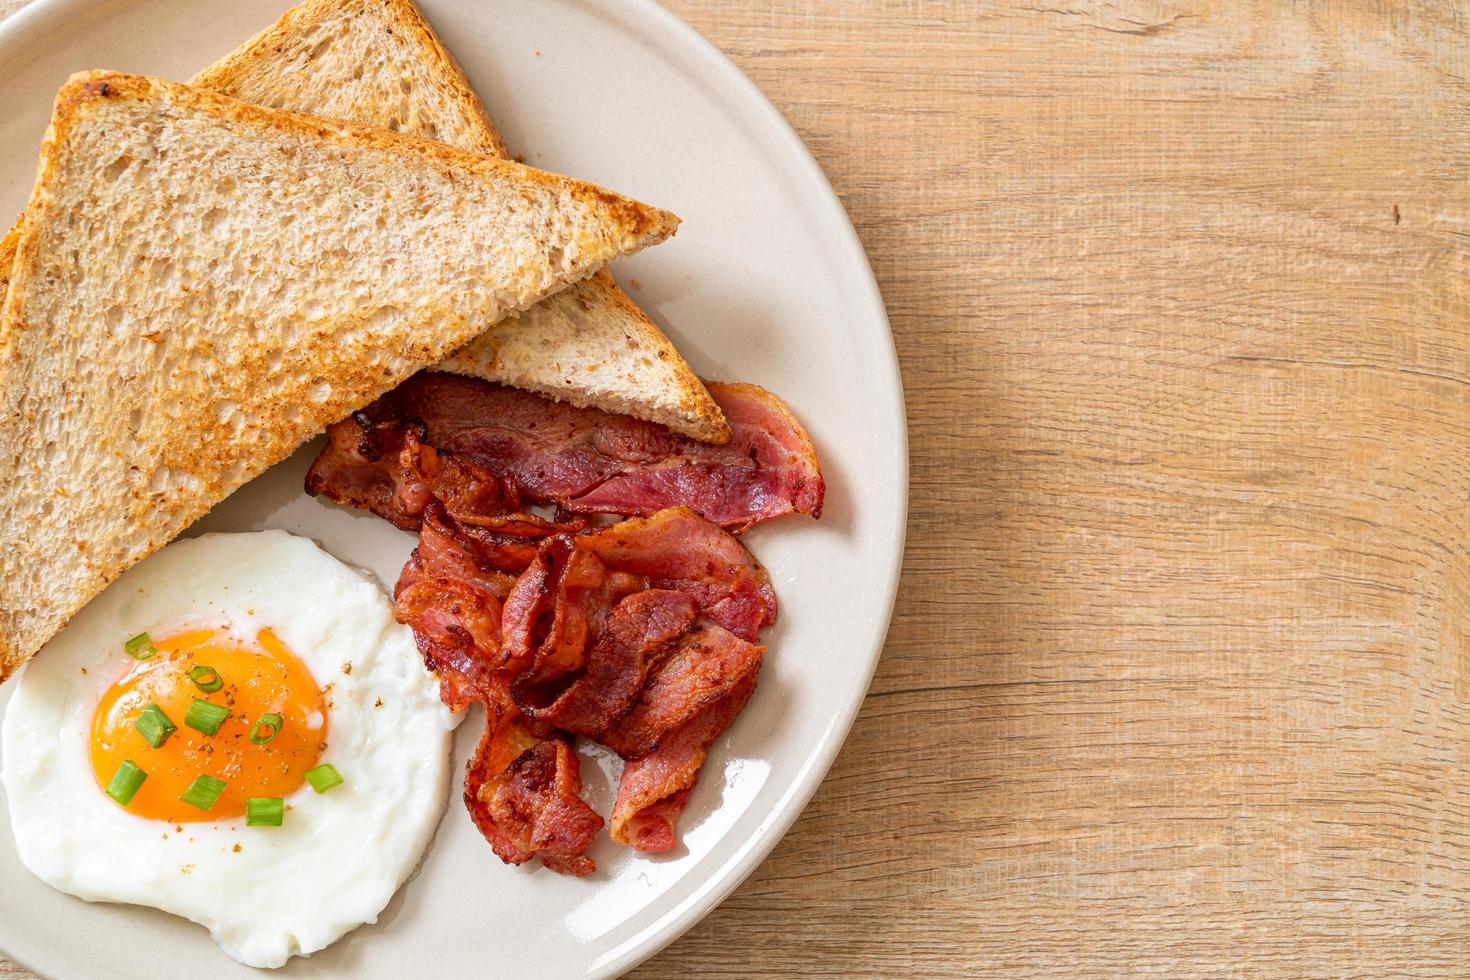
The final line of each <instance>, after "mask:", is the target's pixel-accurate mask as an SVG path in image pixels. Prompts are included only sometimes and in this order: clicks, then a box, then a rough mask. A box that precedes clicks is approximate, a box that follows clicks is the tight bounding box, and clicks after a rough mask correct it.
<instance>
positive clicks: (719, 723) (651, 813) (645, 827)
mask: <svg viewBox="0 0 1470 980" xmlns="http://www.w3.org/2000/svg"><path fill="white" fill-rule="evenodd" d="M751 650H753V651H755V656H754V659H753V661H752V665H751V666H750V668H749V669H748V671H747V673H745V674H744V676H743V678H742V679H741V680H740V681H739V682H738V683H737V684H736V685H735V686H734V687H733V688H732V689H731V690H730V692H729V693H728V694H727V695H726V696H725V697H723V698H720V699H718V700H716V701H714V702H713V703H711V704H708V705H706V706H705V707H704V708H703V709H702V710H700V711H699V712H698V713H696V714H695V715H694V716H693V717H692V718H690V720H689V721H687V722H685V723H684V724H683V725H681V726H680V727H678V728H676V729H674V730H673V731H672V732H670V733H669V734H668V735H667V736H666V737H665V738H664V739H663V740H662V741H661V742H660V743H659V746H658V748H657V749H655V750H654V751H653V752H651V753H650V754H648V755H645V756H643V757H642V758H640V759H633V760H631V761H629V762H628V763H627V765H625V766H624V767H623V778H622V781H621V782H620V783H619V784H618V798H617V802H615V803H614V804H613V812H612V823H611V825H610V828H609V829H610V830H611V833H612V839H613V840H615V841H617V842H618V843H619V844H627V845H628V846H630V847H634V848H636V849H638V850H640V851H667V850H671V849H672V848H673V847H674V844H675V842H676V838H675V836H674V821H675V820H676V819H678V816H679V814H680V813H681V812H682V811H683V809H684V805H685V804H686V803H687V802H688V801H689V792H690V791H691V790H692V789H693V788H694V784H695V782H696V781H697V780H698V779H699V769H700V767H701V766H703V765H704V760H705V756H706V755H707V754H708V753H709V747H710V745H712V744H713V743H714V741H715V739H717V738H719V737H720V734H721V733H722V732H724V731H725V729H727V728H729V727H730V723H731V722H733V721H734V720H735V716H736V715H738V714H739V713H740V709H742V708H744V707H745V702H746V701H748V700H750V695H751V694H752V693H753V692H754V691H755V679H756V675H755V672H756V671H757V670H758V669H759V668H760V648H758V647H751Z"/></svg>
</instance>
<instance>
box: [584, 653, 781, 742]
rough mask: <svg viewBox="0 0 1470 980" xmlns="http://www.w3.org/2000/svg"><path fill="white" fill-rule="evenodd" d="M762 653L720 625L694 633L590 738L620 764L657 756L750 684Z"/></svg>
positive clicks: (757, 669) (757, 670)
mask: <svg viewBox="0 0 1470 980" xmlns="http://www.w3.org/2000/svg"><path fill="white" fill-rule="evenodd" d="M763 650H764V648H763V647H758V646H756V645H755V644H753V643H747V642H746V641H744V640H742V639H740V637H738V636H736V635H735V634H733V633H731V632H730V631H729V630H726V629H722V628H721V627H719V626H705V627H702V628H700V629H698V630H695V631H694V632H693V633H690V634H689V635H687V636H685V637H683V638H682V640H681V642H680V643H679V645H678V647H677V648H676V649H675V650H674V652H673V653H672V654H670V655H669V657H668V658H667V659H666V660H664V661H663V662H662V663H660V664H659V665H658V666H657V667H656V668H655V669H654V670H653V671H652V672H651V673H650V675H649V677H648V680H647V683H646V684H645V685H644V686H643V690H642V693H641V694H640V695H639V697H638V700H637V702H636V703H634V704H632V705H631V706H630V709H629V710H628V711H627V712H626V713H625V714H623V715H621V716H620V717H619V718H617V720H616V721H615V722H614V723H612V724H610V725H608V726H607V727H606V728H604V729H603V730H602V731H600V732H596V733H595V735H594V737H595V738H596V739H597V741H599V742H601V743H602V744H603V745H606V746H607V747H608V748H610V749H612V750H613V751H614V752H616V753H618V755H620V756H622V757H623V758H624V759H640V758H642V757H643V756H646V755H649V754H650V753H652V752H655V751H657V750H658V748H659V747H660V745H661V744H662V743H663V741H664V739H665V738H666V737H667V736H668V735H669V734H670V733H671V732H673V731H675V730H676V729H679V728H681V727H683V726H684V725H685V724H687V723H688V722H689V721H691V720H692V719H693V718H694V716H695V715H697V714H699V713H700V712H701V711H703V710H705V709H706V708H708V707H709V706H710V705H712V704H715V703H717V702H719V701H722V700H724V699H727V698H729V697H730V696H731V695H732V694H733V693H734V692H735V691H736V690H738V689H739V688H740V687H741V686H742V685H744V684H746V683H747V682H749V681H752V680H753V679H754V677H755V675H756V674H757V673H758V672H759V671H760V667H761V655H762V652H763Z"/></svg>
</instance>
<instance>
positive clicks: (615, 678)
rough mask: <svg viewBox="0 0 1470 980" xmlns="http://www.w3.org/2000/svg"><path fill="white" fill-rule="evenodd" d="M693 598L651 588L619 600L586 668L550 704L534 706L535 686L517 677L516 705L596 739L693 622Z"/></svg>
mask: <svg viewBox="0 0 1470 980" xmlns="http://www.w3.org/2000/svg"><path fill="white" fill-rule="evenodd" d="M695 613H696V607H695V605H694V600H692V599H690V598H689V597H688V596H686V595H684V594H683V593H682V592H673V591H670V590H667V589H649V590H647V591H644V592H639V593H637V594H636V595H631V596H628V597H627V598H626V599H624V600H623V601H621V602H619V603H618V604H617V606H616V607H615V608H614V609H613V611H612V614H611V616H609V617H608V621H607V625H606V626H605V627H604V628H603V630H602V632H601V633H600V635H599V636H598V638H597V642H596V644H595V645H594V646H593V647H592V650H591V651H590V652H589V653H588V655H587V669H586V670H585V671H583V672H582V674H581V676H579V677H578V678H577V679H576V680H575V681H573V682H572V683H571V684H570V685H568V686H567V687H566V688H565V689H563V690H562V691H561V692H560V693H559V694H557V695H556V696H555V698H554V699H551V700H550V701H549V702H548V703H546V704H544V705H542V706H538V705H537V704H536V697H537V692H536V690H535V686H534V685H531V684H525V683H522V682H520V681H518V682H517V683H516V684H515V686H514V687H512V693H513V694H514V696H515V700H516V704H517V705H518V706H519V707H520V709H521V711H522V712H523V713H524V714H525V715H526V716H527V717H530V718H534V719H536V720H537V721H540V722H543V723H545V724H548V725H554V726H555V727H557V728H560V729H562V730H564V731H568V732H573V733H575V734H577V735H585V736H588V737H595V736H597V735H598V734H599V733H600V732H602V731H603V730H604V729H606V728H608V727H609V726H610V725H612V723H613V722H614V721H615V720H617V719H618V717H619V716H621V715H622V714H623V713H624V712H626V711H627V710H628V709H629V708H630V707H631V706H632V705H633V701H634V699H635V698H637V697H638V693H639V691H640V690H642V689H643V683H644V679H645V678H646V677H647V676H648V667H649V664H650V663H651V662H652V661H653V660H655V659H656V658H657V657H658V655H659V654H660V653H662V652H663V651H664V650H665V649H666V648H667V647H669V645H670V644H672V643H674V642H675V641H676V640H678V639H679V638H680V637H682V636H683V635H684V634H685V633H686V632H687V631H688V629H689V627H690V625H691V624H692V623H693V622H694V617H695Z"/></svg>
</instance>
